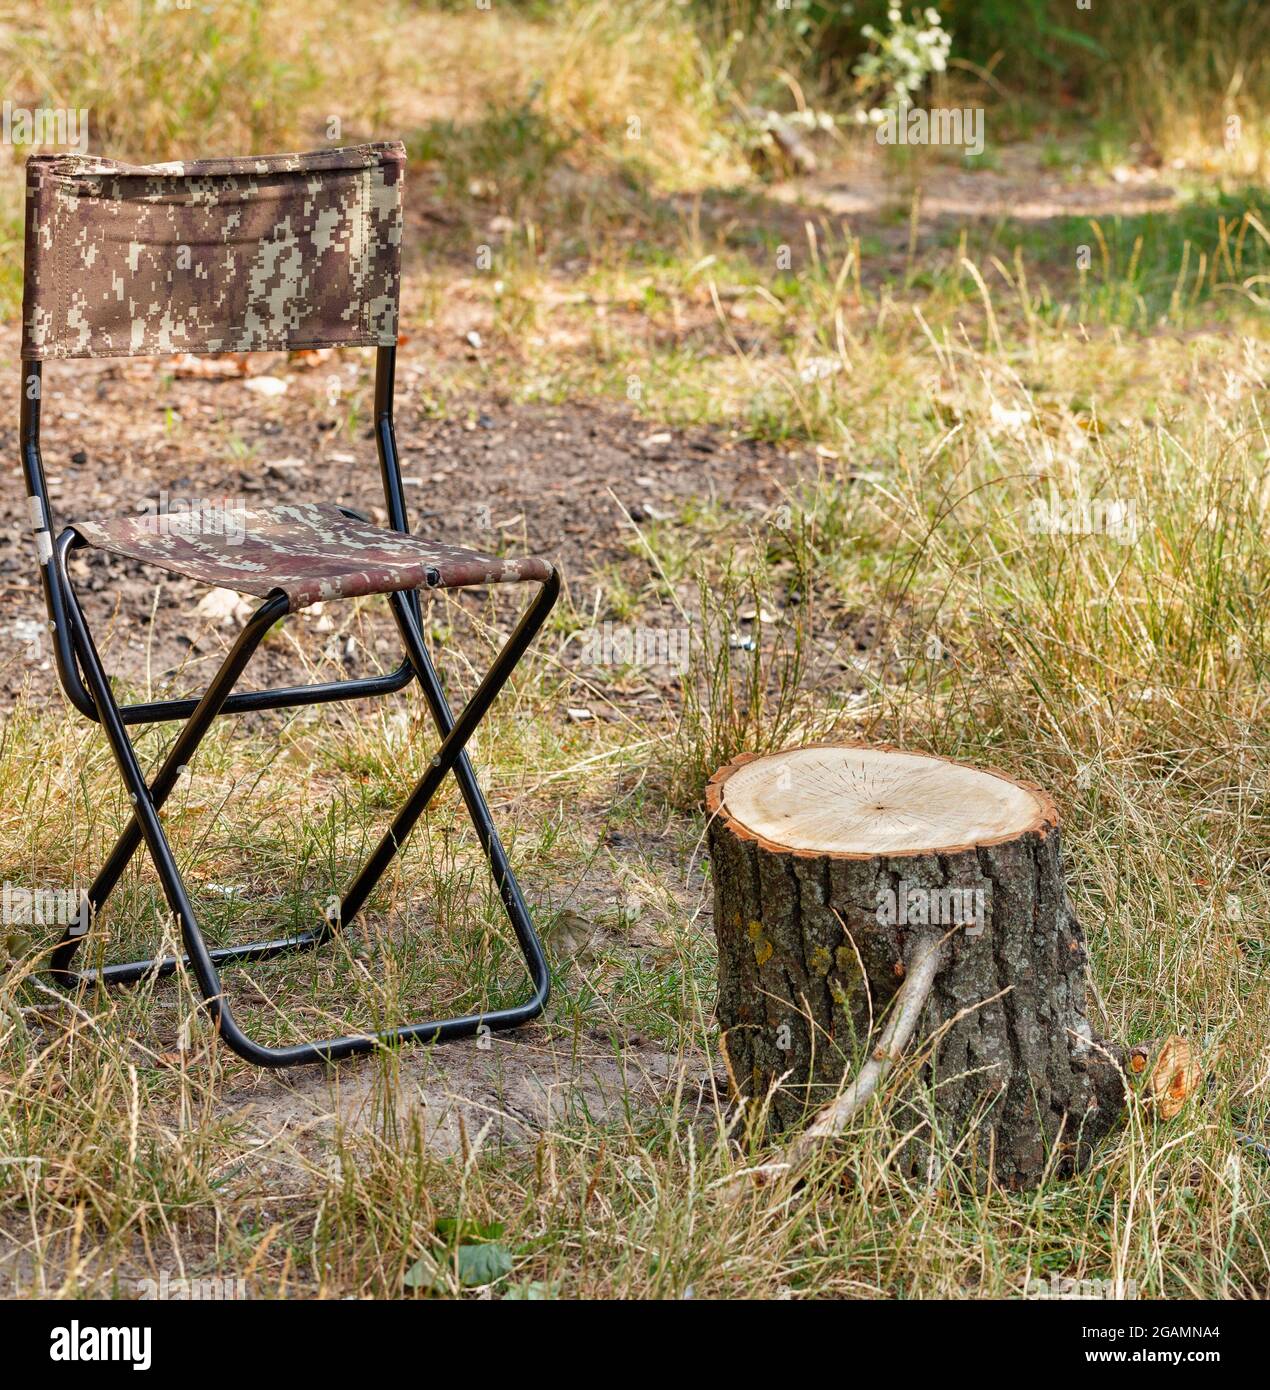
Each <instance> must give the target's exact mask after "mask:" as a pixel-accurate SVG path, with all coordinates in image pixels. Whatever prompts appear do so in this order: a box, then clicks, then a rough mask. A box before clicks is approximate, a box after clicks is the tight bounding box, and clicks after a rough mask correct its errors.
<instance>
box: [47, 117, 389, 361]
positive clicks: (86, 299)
mask: <svg viewBox="0 0 1270 1390" xmlns="http://www.w3.org/2000/svg"><path fill="white" fill-rule="evenodd" d="M405 158H406V155H405V150H404V148H403V147H402V145H401V144H400V143H399V142H392V143H388V144H368V145H357V146H353V147H350V148H348V149H337V150H319V151H315V152H313V153H310V154H287V155H270V156H266V157H261V158H244V159H205V160H196V161H193V162H187V163H171V164H148V165H130V164H117V163H115V162H114V161H113V160H108V159H99V158H96V157H95V156H91V155H74V154H71V155H34V156H32V157H31V158H30V159H28V160H27V165H26V170H27V179H26V194H27V204H26V262H25V269H24V280H23V303H22V356H23V358H24V359H27V360H35V359H40V358H47V357H121V356H130V355H134V354H139V353H141V354H158V353H175V352H254V351H260V350H281V349H288V348H312V347H332V346H341V345H350V346H351V345H356V344H372V345H373V344H379V345H382V346H391V345H392V344H393V343H395V342H396V341H397V299H398V279H399V269H400V258H401V194H402V186H403V181H404V173H405Z"/></svg>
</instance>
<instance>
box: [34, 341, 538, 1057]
mask: <svg viewBox="0 0 1270 1390" xmlns="http://www.w3.org/2000/svg"><path fill="white" fill-rule="evenodd" d="M376 352H377V356H376V362H375V441H376V447H377V451H378V455H379V468H380V475H381V478H382V482H383V489H384V498H385V501H386V502H387V507H388V518H389V525H390V527H391V529H392V530H394V531H398V532H401V533H408V531H409V527H408V525H407V518H406V504H405V490H404V487H403V483H402V477H401V465H400V461H399V458H398V454H397V444H396V437H395V434H394V430H393V414H392V403H393V381H394V376H395V367H396V348H394V347H380V348H378V349H376ZM22 370H23V390H22V401H21V420H20V437H21V447H22V468H23V473H24V476H25V480H26V487H27V493H28V496H29V498H30V507H31V520H32V525H33V528H34V530H35V539H36V545H37V548H38V551H39V559H40V578H41V584H42V588H43V592H44V601H45V604H46V606H47V609H48V616H49V627H50V630H51V633H52V637H53V647H54V653H55V657H56V663H57V671H58V676H59V678H60V680H61V683H62V686H63V688H64V689H65V691H66V694H67V695H68V697H69V698H70V701H71V703H72V704H73V705H74V706H75V708H76V709H78V710H79V711H80V712H81V713H82V714H84V715H85V716H87V718H89V719H92V720H95V721H96V722H97V723H99V724H100V725H101V726H102V728H103V729H104V731H105V734H106V738H107V739H108V741H109V743H110V747H111V751H112V753H113V754H114V758H115V762H116V763H117V764H118V767H119V772H120V775H121V776H122V778H123V782H124V785H125V787H126V788H127V791H128V794H129V797H130V798H131V800H132V803H133V805H134V806H135V807H136V811H135V815H134V818H133V820H132V821H131V823H130V824H129V825H128V827H127V829H125V830H124V832H123V834H122V835H120V837H119V840H118V842H117V843H116V845H115V847H114V849H113V850H112V852H111V854H110V857H109V858H108V859H107V860H106V862H105V864H104V865H103V866H102V868H101V870H100V872H99V873H98V875H97V877H96V879H95V880H94V881H93V883H92V885H91V886H90V887H89V888H88V889H87V890H86V891H85V895H84V896H85V898H86V906H87V913H88V921H87V926H86V927H80V926H79V925H78V924H76V925H74V926H72V927H71V928H68V930H67V932H66V934H65V936H64V937H63V939H62V941H61V942H60V943H59V944H58V946H57V947H56V949H55V950H54V952H53V955H52V959H51V963H50V968H51V971H52V975H53V978H54V979H55V980H56V981H57V982H58V983H59V984H61V985H64V986H67V987H75V986H80V985H97V986H104V985H116V984H129V983H132V982H135V981H138V980H142V979H145V978H147V977H158V976H164V975H170V974H172V973H173V972H174V971H175V970H176V969H177V968H178V965H185V966H186V967H188V968H189V969H190V970H191V971H192V973H193V975H194V978H195V980H196V981H197V983H198V988H199V990H200V992H201V994H202V996H203V999H204V1001H205V1007H206V1009H207V1011H208V1013H209V1014H210V1016H211V1018H212V1019H213V1021H214V1023H215V1026H216V1028H217V1030H218V1032H219V1033H220V1036H221V1037H222V1038H223V1039H224V1040H225V1042H226V1043H228V1044H229V1046H230V1047H231V1048H232V1049H233V1050H234V1051H235V1052H236V1053H238V1055H239V1056H240V1057H244V1058H246V1060H247V1061H249V1062H254V1063H256V1064H257V1065H259V1066H263V1067H288V1066H295V1065H298V1064H300V1063H306V1062H332V1061H336V1060H338V1059H339V1058H342V1057H350V1056H353V1055H355V1054H357V1053H365V1052H370V1051H372V1050H374V1049H375V1048H379V1047H383V1046H391V1045H393V1044H400V1043H409V1042H445V1041H448V1040H451V1039H454V1038H465V1037H471V1036H473V1035H474V1034H476V1033H478V1032H482V1031H483V1030H486V1029H488V1030H490V1031H494V1030H498V1029H505V1028H515V1027H517V1026H518V1025H520V1024H522V1023H525V1022H527V1021H529V1020H530V1019H533V1018H536V1017H537V1016H538V1015H539V1014H541V1013H542V1011H543V1008H544V1007H545V1006H546V1003H547V998H548V994H549V987H550V986H549V975H548V969H547V962H546V959H545V957H544V955H543V950H542V943H541V942H540V941H539V939H538V935H537V932H536V931H535V930H534V924H533V920H532V918H531V917H530V914H529V909H528V907H527V906H526V904H525V900H524V896H523V895H522V893H521V890H520V886H519V884H518V883H517V882H516V876H515V874H514V873H513V872H512V868H511V865H510V863H509V862H508V859H507V854H506V852H505V850H504V848H503V845H502V842H501V840H500V839H499V836H498V831H497V830H496V829H495V827H494V822H493V819H492V817H491V815H490V811H489V806H488V805H487V803H486V800H485V797H484V795H483V793H482V791H481V788H480V786H479V784H478V782H477V779H476V774H475V772H474V771H473V768H472V764H471V760H470V759H469V757H468V755H467V752H466V751H465V749H466V745H467V742H468V740H469V739H470V738H471V736H472V733H473V731H474V730H475V729H476V727H477V725H478V724H479V723H480V721H481V720H482V719H483V718H484V716H485V714H486V713H487V711H488V710H489V708H490V706H491V704H492V703H493V701H494V699H495V697H496V696H497V695H498V693H499V691H500V690H501V689H502V687H503V686H504V684H505V683H506V682H507V679H508V677H509V676H510V675H511V673H512V671H513V670H514V669H515V667H516V665H517V663H518V662H519V661H520V659H521V657H522V656H523V655H524V653H525V651H526V649H527V648H528V646H529V644H530V643H531V642H532V641H533V639H534V637H535V635H536V634H537V632H538V630H539V629H540V628H541V627H542V625H543V622H544V621H545V620H546V617H547V615H548V613H549V612H550V611H551V608H552V606H553V605H554V603H555V601H556V598H557V597H558V595H559V591H560V578H559V574H558V573H557V571H556V570H555V569H554V568H553V569H552V570H551V572H550V575H549V577H548V579H547V580H546V582H545V583H543V584H542V585H541V587H540V588H539V591H538V593H537V594H536V595H535V597H534V599H533V600H532V601H531V603H530V605H529V607H528V608H527V609H526V610H525V612H524V613H523V615H522V616H521V619H520V621H519V623H518V625H517V627H516V628H515V630H514V631H513V633H512V635H511V636H510V637H509V638H508V639H507V641H506V643H505V644H504V646H503V648H502V650H501V651H500V652H499V654H498V656H497V658H496V659H495V661H494V663H493V665H491V666H490V668H489V670H488V671H487V672H486V674H485V676H484V677H483V679H482V680H481V681H480V683H479V684H478V686H477V688H476V690H475V691H474V693H473V694H472V696H471V698H470V699H469V700H468V702H467V704H466V705H465V706H464V707H463V709H462V710H461V711H460V713H459V715H458V717H457V718H456V717H455V716H454V714H453V712H452V710H451V708H450V705H449V702H448V701H447V699H446V695H445V692H444V689H443V687H442V684H441V681H440V679H439V677H438V675H437V672H436V668H435V667H434V665H433V662H432V659H431V657H430V656H429V654H428V651H427V647H426V644H425V642H424V638H423V631H422V608H421V604H420V600H419V594H418V591H416V590H406V591H399V592H396V593H391V594H389V595H388V596H387V597H388V601H389V605H390V607H391V609H392V614H393V618H394V620H395V622H396V625H397V630H398V632H399V633H400V636H401V641H402V644H403V647H404V649H405V656H404V659H403V661H402V663H401V665H400V666H399V667H398V668H397V669H396V670H395V671H392V672H390V673H387V674H384V675H377V676H363V677H358V678H351V679H346V680H339V681H328V682H322V683H316V684H311V685H301V686H285V687H278V688H274V689H269V690H259V691H249V692H241V693H239V694H234V693H233V690H234V686H235V685H236V684H237V682H238V679H239V677H240V676H241V675H242V673H243V670H244V669H245V668H246V666H247V663H248V662H249V661H250V660H251V657H252V655H253V653H254V652H255V650H256V648H257V647H258V646H259V645H260V641H261V639H262V638H263V637H264V635H265V633H266V632H268V631H269V629H270V628H271V627H272V626H273V624H274V623H276V622H278V621H279V620H281V619H282V618H284V617H286V615H287V614H288V612H289V611H290V604H289V601H288V599H287V597H286V595H285V594H283V593H282V592H281V591H279V592H278V593H276V594H274V595H271V596H270V597H268V598H266V599H265V600H264V602H263V603H262V604H261V605H260V607H259V608H257V609H256V611H255V613H254V614H253V615H252V617H251V618H250V620H249V621H248V622H247V624H246V626H245V627H244V628H243V630H242V632H241V633H240V634H239V636H238V638H237V640H236V641H235V642H234V644H233V646H232V648H231V650H230V652H229V654H228V655H227V656H226V657H225V660H224V662H223V664H222V665H221V667H220V670H219V671H218V672H217V673H216V676H215V677H214V678H213V680H212V682H211V684H210V685H209V686H208V687H207V690H206V692H205V693H204V694H203V696H202V698H201V699H177V700H153V701H147V702H144V703H138V704H130V705H122V706H121V705H119V704H118V703H117V701H116V700H115V697H114V695H113V693H112V691H111V687H110V681H109V678H108V676H107V674H106V671H105V669H104V667H103V666H102V662H101V658H100V656H99V655H98V653H97V647H96V644H95V643H94V641H93V637H92V634H91V632H90V631H89V627H88V622H87V620H86V618H85V616H84V612H83V609H82V607H81V605H80V601H79V598H78V596H77V595H76V593H75V588H74V585H73V584H72V583H71V577H70V572H69V569H68V564H67V560H68V556H69V555H70V552H71V551H72V550H75V549H77V548H78V547H80V546H82V545H84V541H83V540H82V538H81V537H80V536H79V535H78V534H77V533H76V532H75V531H74V530H73V529H71V528H69V527H68V528H66V529H65V530H63V531H62V532H61V533H60V534H58V535H57V536H56V538H55V539H54V537H53V515H52V509H51V507H50V504H49V495H48V485H47V483H46V480H45V476H44V466H43V463H42V460H41V457H40V405H41V394H42V373H41V363H40V362H38V361H35V360H24V362H23V364H22ZM346 510H347V513H348V515H350V516H356V515H357V513H356V512H353V511H352V510H351V509H346ZM412 680H418V682H419V684H420V685H421V686H422V688H423V693H424V697H425V698H426V700H427V703H428V706H429V708H430V709H431V711H432V718H433V721H434V723H435V724H436V727H437V731H438V733H439V735H440V739H441V743H440V746H439V747H438V749H437V751H436V754H435V756H434V757H433V759H432V761H431V763H430V765H429V767H428V769H427V771H426V772H425V773H424V775H423V777H422V778H420V780H419V782H418V784H417V785H416V786H415V789H414V790H413V791H412V792H411V794H410V796H409V797H408V798H407V800H406V801H405V803H404V804H403V805H402V807H401V809H400V810H399V811H398V812H397V815H396V817H395V818H394V820H393V822H392V825H391V827H390V828H389V830H388V831H387V832H386V834H385V835H384V837H383V839H382V840H381V841H380V842H379V845H378V847H377V848H376V849H375V851H374V853H373V854H371V856H370V858H369V859H367V861H366V863H365V864H364V865H363V866H362V868H361V869H360V871H359V872H358V874H357V876H356V877H355V878H354V879H353V881H352V883H351V884H350V885H349V886H348V888H347V890H346V891H345V893H344V896H343V898H342V900H341V903H340V906H339V909H338V911H337V912H333V913H330V914H329V915H328V916H327V917H326V918H325V919H324V920H322V921H321V923H320V924H319V925H318V926H316V927H314V928H312V929H310V930H308V931H305V932H302V933H300V934H298V935H294V936H283V937H279V938H277V939H275V940H269V941H254V942H251V943H250V944H247V945H242V946H227V947H223V948H221V949H217V950H211V949H209V948H208V946H207V944H206V942H205V941H204V939H203V933H202V930H201V929H200V927H199V922H198V916H197V914H196V913H195V910H194V907H193V905H192V903H191V902H190V898H189V894H188V892H187V890H186V887H185V883H184V880H183V879H182V877H181V873H180V870H179V869H178V867H177V864H176V860H175V858H174V857H173V854H172V849H171V846H170V845H169V843H168V838H167V835H166V833H165V831H164V829H163V825H162V821H161V819H160V815H159V813H160V811H161V810H162V808H163V804H164V802H165V801H166V800H167V798H168V796H169V795H170V794H171V792H172V790H173V788H174V787H175V785H176V782H177V778H178V777H179V776H180V775H181V773H182V772H184V771H185V769H186V768H187V766H188V764H189V763H190V760H191V759H192V758H193V756H194V753H195V750H196V749H197V748H198V745H199V743H200V742H201V741H202V739H203V736H204V735H205V734H206V733H207V730H208V729H209V728H210V726H211V724H212V721H213V720H214V719H216V718H217V717H218V716H220V715H228V714H244V713H248V712H251V711H259V710H274V709H292V708H296V707H299V706H301V705H312V704H326V703H328V702H331V701H337V700H356V699H364V698H366V697H372V696H379V695H389V694H392V693H394V692H396V691H400V690H402V689H404V688H405V687H406V686H407V685H409V684H410V682H411V681H412ZM178 719H183V720H185V721H186V722H185V725H184V727H183V728H182V729H181V732H180V733H179V734H178V736H177V738H176V740H175V742H174V743H173V744H172V746H171V747H170V748H169V750H168V752H167V755H166V757H165V758H164V760H163V763H162V765H161V766H160V768H159V770H158V772H157V773H155V775H154V777H153V779H152V780H151V781H150V782H149V783H147V781H146V778H145V774H144V773H143V771H142V769H141V766H140V764H139V763H138V761H137V755H136V752H135V750H134V748H133V746H132V742H131V740H130V738H129V737H128V727H129V726H130V725H133V724H151V723H159V722H163V721H167V720H178ZM450 772H453V774H454V777H455V780H456V781H457V782H458V785H459V790H460V792H461V793H462V797H463V800H464V802H465V803H466V806H467V811H468V815H469V816H470V818H471V821H472V825H473V827H474V828H475V830H476V834H477V838H478V839H479V841H480V844H481V848H482V850H483V852H484V854H485V858H486V860H487V862H488V864H489V867H490V871H491V873H492V875H493V879H494V883H495V886H496V887H497V889H498V893H499V896H500V898H501V900H502V904H503V907H504V909H505V911H506V913H507V916H508V919H509V920H510V922H511V925H512V928H513V930H514V932H515V934H516V939H517V941H518V943H519V945H520V950H521V953H522V955H523V957H524V960H525V964H526V966H527V967H528V971H529V976H530V980H531V982H532V985H533V992H532V994H531V996H530V998H529V999H528V1000H527V1001H526V1002H525V1003H523V1004H520V1005H517V1006H515V1007H513V1008H505V1009H499V1010H495V1011H492V1012H489V1013H483V1014H468V1015H466V1016H463V1017H456V1018H444V1019H439V1020H436V1021H431V1022H426V1023H416V1024H410V1025H408V1026H404V1027H400V1028H392V1029H386V1030H383V1031H380V1032H369V1033H356V1034H349V1035H347V1036H344V1037H334V1038H326V1039H323V1040H321V1041H316V1042H308V1043H301V1044H296V1045H293V1046H287V1047H269V1046H265V1045H263V1044H261V1043H258V1042H255V1041H253V1039H251V1038H249V1037H248V1036H247V1035H246V1033H244V1032H243V1030H242V1029H241V1028H240V1027H239V1025H238V1023H237V1022H236V1020H235V1018H234V1015H233V1012H232V1010H231V1008H230V1005H229V1002H228V1000H227V999H226V998H225V995H224V990H223V987H222V984H221V978H220V973H219V970H218V967H219V966H222V965H229V964H234V963H239V962H243V961H252V960H265V959H268V958H269V957H272V956H278V955H281V954H283V953H284V952H287V951H295V950H307V949H310V948H312V947H315V946H321V945H322V944H323V943H325V942H328V941H330V940H331V938H332V937H333V936H334V934H335V933H336V932H337V931H339V930H340V928H341V927H343V926H345V925H347V924H348V923H349V922H351V921H352V920H353V918H354V917H355V916H356V915H357V913H358V912H359V911H360V910H361V908H362V907H363V905H364V904H365V902H366V900H367V898H368V897H369V896H370V894H371V892H372V891H373V890H374V887H375V885H376V884H377V883H378V882H379V879H380V877H381V876H382V875H383V873H384V870H385V869H386V868H387V867H388V865H389V864H390V863H391V861H392V859H393V857H394V856H395V855H396V854H397V852H398V850H399V849H400V848H401V846H402V844H403V843H404V841H405V839H406V837H407V836H408V835H409V834H410V831H411V829H412V828H413V827H414V825H415V823H416V822H417V821H418V819H419V817H420V816H421V815H422V814H423V812H424V810H425V809H426V808H427V806H428V804H429V802H430V801H431V800H432V798H433V796H434V795H435V793H436V791H437V789H438V787H439V786H440V785H441V783H442V782H443V781H444V780H445V777H446V775H447V774H448V773H450ZM143 842H144V844H145V846H146V849H147V850H148V852H149V855H150V858H151V859H152V860H153V862H154V866H155V868H156V870H157V871H158V874H159V880H160V882H161V884H162V887H163V892H164V896H165V897H166V899H167V903H168V906H169V908H170V909H171V911H172V913H173V915H174V917H175V919H176V921H177V923H178V924H179V926H180V931H181V937H182V941H183V943H184V946H185V952H186V954H185V955H184V956H183V957H182V958H181V959H180V960H179V961H178V959H176V958H175V957H165V958H160V959H155V960H139V961H131V962H128V963H126V964H117V965H106V966H103V967H102V968H101V969H100V970H84V971H75V970H73V969H72V961H73V959H74V956H75V952H76V950H77V949H78V948H79V946H80V944H81V942H82V940H83V939H84V936H85V935H86V930H87V927H91V925H92V923H93V922H94V921H95V919H96V916H97V914H98V913H99V912H100V911H101V910H102V908H103V907H104V906H105V903H106V901H107V899H108V898H109V896H110V893H111V890H112V889H113V888H114V887H115V885H116V884H117V883H118V881H119V878H120V876H121V875H122V874H123V871H124V869H125V868H126V867H127V866H128V864H129V863H130V862H131V860H132V858H133V855H134V854H135V853H136V851H137V849H138V848H139V846H140V845H141V844H142V843H143Z"/></svg>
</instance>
